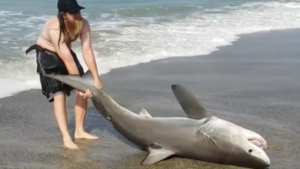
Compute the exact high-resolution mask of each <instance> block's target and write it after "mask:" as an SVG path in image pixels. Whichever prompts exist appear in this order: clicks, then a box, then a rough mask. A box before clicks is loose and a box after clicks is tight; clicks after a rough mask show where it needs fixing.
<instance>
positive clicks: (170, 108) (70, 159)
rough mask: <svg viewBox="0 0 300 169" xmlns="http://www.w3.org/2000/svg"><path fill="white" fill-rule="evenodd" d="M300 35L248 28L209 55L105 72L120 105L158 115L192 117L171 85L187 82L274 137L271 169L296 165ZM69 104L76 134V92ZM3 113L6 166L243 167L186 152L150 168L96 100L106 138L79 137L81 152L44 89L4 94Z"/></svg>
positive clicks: (94, 121)
mask: <svg viewBox="0 0 300 169" xmlns="http://www.w3.org/2000/svg"><path fill="white" fill-rule="evenodd" d="M299 36H300V30H299V29H287V30H276V31H269V32H259V33H251V34H243V35H241V36H240V38H239V39H238V40H237V41H234V42H233V43H232V44H231V45H228V46H223V47H220V48H219V50H217V51H215V52H213V53H211V54H209V55H202V56H191V57H176V58H167V59H162V60H157V61H152V62H148V63H141V64H138V65H135V66H129V67H124V68H119V69H114V70H112V71H111V72H109V73H108V74H105V75H101V76H100V77H101V80H102V82H103V86H104V90H105V92H107V93H108V94H109V95H111V96H112V97H113V98H114V99H115V100H116V101H117V102H118V103H119V104H121V105H123V106H124V107H126V108H128V109H129V110H132V111H134V112H136V113H138V112H139V111H140V110H141V109H142V108H145V109H146V110H147V111H148V112H149V113H150V114H151V115H152V116H166V117H173V116H180V117H186V115H185V114H184V112H183V110H182V109H181V107H180V105H179V104H178V102H177V101H176V98H175V96H174V95H173V93H172V90H171V85H172V84H181V85H183V86H186V87H188V88H189V89H190V90H192V91H193V92H194V93H195V95H196V96H197V98H198V99H199V100H201V101H202V102H203V104H204V106H205V107H206V108H208V110H209V111H211V113H213V114H214V115H216V116H218V117H220V118H223V119H226V120H228V121H231V122H234V123H236V124H238V125H241V126H243V127H245V128H248V129H250V130H253V131H255V132H258V133H259V134H261V135H262V136H263V137H264V138H265V139H266V140H267V142H268V146H269V147H268V149H267V150H266V152H267V154H268V155H269V157H270V159H271V167H270V169H285V168H289V169H291V168H295V169H296V168H297V167H298V166H299V165H300V162H299V160H298V159H299V158H300V141H299V138H300V134H299V132H300V128H299V125H300V123H299V118H300V114H299V111H300V105H299V99H300V95H299V89H300V80H299V72H300V61H299V59H298V58H299V53H300V48H299V44H300V40H299ZM99 66H101V64H100V65H99ZM67 102H68V103H67V108H68V114H69V123H70V125H69V126H70V131H71V132H73V130H74V113H73V104H74V96H71V97H69V98H68V99H67ZM0 112H1V116H0V147H1V151H0V166H1V168H30V169H35V168H47V169H48V168H51V169H54V168H64V169H73V168H74V169H75V168H76V169H81V168H82V169H84V168H89V169H93V168H95V169H96V168H97V169H99V168H105V169H109V168H112V169H122V168H134V169H140V168H141V169H142V168H146V169H161V168H173V169H177V168H178V169H179V168H190V169H194V168H199V166H201V167H200V168H218V169H222V168H235V167H231V166H224V165H215V164H211V163H204V162H199V161H194V160H188V159H182V158H172V159H168V160H166V161H163V162H160V163H158V164H155V165H152V166H147V167H142V166H140V162H141V160H142V159H143V158H144V157H145V155H146V154H145V152H141V151H140V150H138V149H137V148H135V147H134V146H132V145H131V144H130V143H128V141H126V139H124V138H123V137H122V136H121V135H120V134H118V132H116V131H115V130H114V129H113V128H112V126H111V125H110V123H109V122H107V121H106V120H105V119H103V117H102V116H101V115H100V114H99V113H97V112H96V110H95V108H94V107H93V105H92V103H91V102H89V109H88V116H87V119H86V128H87V130H88V131H90V132H91V133H94V134H97V135H98V136H99V137H100V139H99V140H98V141H86V140H76V143H78V145H79V146H80V148H81V150H79V151H71V150H65V149H63V148H61V144H62V142H61V137H60V134H59V132H58V128H57V125H56V122H55V120H54V114H53V111H52V104H49V103H48V102H47V100H46V98H45V97H44V96H43V95H42V93H41V91H40V90H39V89H34V90H28V91H24V92H21V93H18V94H16V95H13V96H10V97H5V98H2V99H0ZM178 134H180V133H178ZM199 151H201V150H199Z"/></svg>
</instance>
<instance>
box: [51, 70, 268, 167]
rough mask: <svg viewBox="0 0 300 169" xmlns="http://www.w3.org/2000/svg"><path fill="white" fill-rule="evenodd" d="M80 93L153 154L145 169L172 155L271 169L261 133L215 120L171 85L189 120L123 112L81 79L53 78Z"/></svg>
mask: <svg viewBox="0 0 300 169" xmlns="http://www.w3.org/2000/svg"><path fill="white" fill-rule="evenodd" d="M48 77H51V78H54V79H57V80H59V81H62V82H64V83H66V84H68V85H70V86H72V87H74V88H76V89H78V90H81V91H85V90H86V89H90V90H91V91H92V93H93V97H92V101H93V104H94V106H95V107H96V109H97V110H98V111H99V113H100V114H102V116H103V117H104V118H106V119H107V120H109V121H110V122H111V123H112V125H113V126H114V128H115V129H116V130H117V131H118V132H119V133H121V134H122V135H123V136H124V137H125V138H127V139H128V140H129V141H131V142H132V143H134V144H135V145H137V146H138V147H140V148H141V149H143V150H145V151H148V153H149V154H148V156H147V157H146V158H145V159H144V160H143V162H142V164H143V165H151V164H154V163H157V162H159V161H162V160H164V159H166V158H168V157H170V156H173V155H174V156H181V157H185V158H191V159H198V160H202V161H207V162H213V163H218V164H225V165H234V166H241V167H248V168H267V167H268V166H269V165H270V159H269V157H268V156H267V154H266V153H265V152H264V150H263V149H264V148H266V142H265V140H264V139H263V137H262V136H260V135H259V134H257V133H255V132H253V131H250V130H247V129H244V128H242V127H240V126H238V125H235V124H233V123H231V122H228V121H226V120H223V119H220V118H217V117H215V116H213V115H211V114H210V113H209V112H208V111H206V109H205V108H204V107H203V106H202V105H201V104H200V103H199V102H198V101H197V100H196V98H195V96H194V95H192V94H191V93H190V92H189V91H188V90H187V89H186V88H184V87H182V86H180V85H172V89H173V92H174V94H175V96H176V98H177V100H178V101H179V103H180V105H181V106H182V108H183V109H184V110H185V112H186V114H187V116H188V118H185V117H151V115H150V114H149V113H148V112H147V111H146V110H145V109H142V110H141V112H140V113H139V114H136V113H133V112H132V111H130V110H128V109H126V108H124V107H122V106H121V105H119V104H118V103H117V102H115V101H114V100H113V99H112V98H111V97H110V96H109V95H108V94H106V93H105V92H104V91H103V90H98V89H97V88H96V87H94V86H93V85H92V83H90V82H89V81H88V80H87V79H84V78H82V77H79V76H63V75H48Z"/></svg>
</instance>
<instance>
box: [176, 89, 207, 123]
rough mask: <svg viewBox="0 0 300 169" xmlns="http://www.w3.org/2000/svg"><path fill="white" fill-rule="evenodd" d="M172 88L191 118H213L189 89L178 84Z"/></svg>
mask: <svg viewBox="0 0 300 169" xmlns="http://www.w3.org/2000/svg"><path fill="white" fill-rule="evenodd" d="M171 87H172V90H173V93H174V95H175V97H176V99H177V100H178V102H179V104H180V105H181V107H182V109H183V110H184V111H185V113H186V115H187V116H188V117H189V118H191V119H196V120H200V119H203V118H207V117H211V116H212V115H211V114H210V113H209V112H208V111H207V110H206V109H205V108H204V106H203V105H202V104H201V103H200V102H199V101H197V98H196V96H195V95H194V94H192V93H191V92H190V91H189V90H188V89H187V88H185V87H183V86H181V85H178V84H173V85H172V86H171Z"/></svg>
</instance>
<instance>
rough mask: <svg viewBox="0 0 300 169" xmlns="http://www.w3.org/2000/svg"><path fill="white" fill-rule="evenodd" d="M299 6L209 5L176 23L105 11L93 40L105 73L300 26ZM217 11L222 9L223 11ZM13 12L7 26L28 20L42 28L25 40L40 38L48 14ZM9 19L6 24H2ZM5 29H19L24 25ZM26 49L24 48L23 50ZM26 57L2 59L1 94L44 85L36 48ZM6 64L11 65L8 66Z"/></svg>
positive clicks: (95, 22) (95, 24)
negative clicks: (249, 35)
mask: <svg viewBox="0 0 300 169" xmlns="http://www.w3.org/2000/svg"><path fill="white" fill-rule="evenodd" d="M299 8H300V3H299V2H288V3H284V2H252V3H246V4H243V5H242V6H226V7H224V8H219V9H206V10H204V9H203V10H202V11H201V12H197V13H193V14H192V15H190V16H189V17H186V18H184V19H178V18H173V20H174V22H172V23H166V22H165V23H160V22H159V21H160V19H164V18H145V17H121V16H114V15H112V14H109V13H105V14H101V15H100V16H99V18H98V20H92V21H90V23H91V26H92V30H94V31H98V32H99V35H100V39H98V40H97V39H93V40H92V41H93V48H94V49H96V50H95V55H96V57H97V63H98V69H99V73H100V74H105V73H108V72H109V71H110V70H111V69H115V68H120V67H126V66H130V65H136V64H139V63H145V62H149V61H152V60H158V59H163V58H168V57H181V56H187V57H188V56H195V55H205V54H209V53H211V52H213V51H215V50H217V49H218V47H220V46H224V45H230V44H231V43H232V42H233V41H235V40H237V39H238V35H239V34H242V33H252V32H257V31H265V30H276V29H286V28H298V27H300V10H299ZM199 10H200V9H199ZM211 11H221V13H217V12H211ZM12 15H22V13H12V12H9V11H5V12H3V11H2V12H1V11H0V16H1V17H0V22H1V24H3V25H5V26H4V27H8V26H9V27H14V28H18V27H22V25H23V27H24V28H31V29H32V28H33V27H34V30H36V31H35V32H34V33H31V34H27V35H25V36H24V37H20V40H25V39H32V40H35V39H36V36H37V35H38V33H39V32H40V29H41V26H42V24H43V21H44V20H45V19H46V18H47V17H48V16H40V17H36V16H28V17H27V18H24V19H23V20H18V21H17V20H14V19H13V17H12ZM5 17H6V20H5ZM174 17H175V16H174ZM1 18H2V19H1ZM3 18H4V19H3ZM7 18H9V19H11V20H10V21H9V20H7ZM167 19H168V20H170V19H172V16H168V18H167ZM4 21H7V22H4ZM3 25H2V26H1V25H0V28H2V27H3ZM33 25H34V26H33ZM1 31H4V32H5V33H8V34H9V35H13V34H14V33H15V32H17V31H19V30H18V29H12V30H10V29H3V30H1ZM10 40H12V39H11V37H10V36H6V37H5V38H3V41H7V42H10ZM2 43H3V42H2ZM24 50H25V49H24V48H23V49H22V52H23V53H24ZM74 50H75V52H76V53H77V55H78V58H79V60H80V62H81V63H82V65H83V67H84V69H85V70H87V66H86V64H85V63H84V61H83V58H82V56H81V51H80V49H74ZM97 51H98V52H97ZM22 58H23V60H24V58H26V59H27V60H26V62H23V61H22V62H12V63H5V64H1V61H0V65H1V68H0V72H1V75H0V80H1V82H2V83H1V84H0V87H1V88H2V89H5V90H3V91H2V92H0V97H4V96H8V95H11V94H12V93H16V92H18V91H23V90H27V89H31V88H37V89H38V88H40V84H39V79H38V75H37V74H36V70H35V67H36V65H35V54H34V52H32V54H30V55H28V56H25V55H22ZM3 65H7V66H6V67H5V68H4V67H3Z"/></svg>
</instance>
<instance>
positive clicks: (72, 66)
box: [49, 29, 79, 75]
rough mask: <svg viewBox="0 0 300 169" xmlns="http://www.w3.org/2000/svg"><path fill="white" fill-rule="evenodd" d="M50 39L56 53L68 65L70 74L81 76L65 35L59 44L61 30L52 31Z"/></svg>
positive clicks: (50, 31)
mask: <svg viewBox="0 0 300 169" xmlns="http://www.w3.org/2000/svg"><path fill="white" fill-rule="evenodd" d="M49 37H50V39H51V42H52V44H53V46H54V48H55V50H56V53H57V54H58V55H59V57H60V58H61V59H62V61H63V62H64V64H65V65H66V67H67V70H68V72H69V74H73V75H79V72H78V68H77V66H76V63H75V61H74V59H73V56H72V54H71V52H70V49H69V48H68V46H67V44H66V43H65V42H64V36H63V35H62V36H61V40H60V42H59V43H58V40H59V30H58V29H50V30H49Z"/></svg>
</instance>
